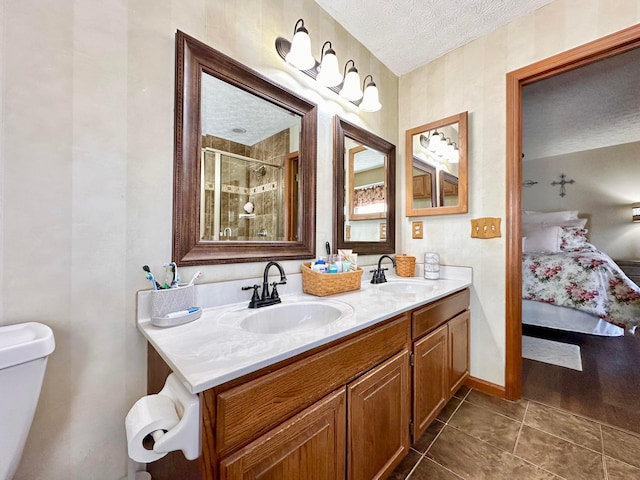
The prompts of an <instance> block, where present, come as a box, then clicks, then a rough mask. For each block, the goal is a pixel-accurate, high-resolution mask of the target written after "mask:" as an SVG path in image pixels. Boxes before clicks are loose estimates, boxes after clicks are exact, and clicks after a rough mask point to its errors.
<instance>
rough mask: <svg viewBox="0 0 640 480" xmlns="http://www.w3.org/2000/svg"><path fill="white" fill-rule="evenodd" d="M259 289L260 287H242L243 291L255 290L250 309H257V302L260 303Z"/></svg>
mask: <svg viewBox="0 0 640 480" xmlns="http://www.w3.org/2000/svg"><path fill="white" fill-rule="evenodd" d="M258 288H260V285H251V286H250V287H242V290H251V289H253V295H252V296H251V301H250V302H249V308H256V305H257V302H259V301H260V295H258Z"/></svg>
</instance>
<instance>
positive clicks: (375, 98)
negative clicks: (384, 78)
mask: <svg viewBox="0 0 640 480" xmlns="http://www.w3.org/2000/svg"><path fill="white" fill-rule="evenodd" d="M365 80H366V79H365ZM381 108H382V105H381V104H380V99H379V95H378V87H376V84H375V83H373V82H371V83H369V85H367V88H365V89H364V95H363V97H362V102H361V103H360V109H361V110H363V111H365V112H377V111H378V110H380V109H381Z"/></svg>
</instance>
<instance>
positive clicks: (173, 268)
mask: <svg viewBox="0 0 640 480" xmlns="http://www.w3.org/2000/svg"><path fill="white" fill-rule="evenodd" d="M163 266H164V267H165V268H168V270H167V272H169V271H170V272H172V273H173V280H171V284H169V285H168V286H167V287H166V288H176V287H177V286H178V283H179V282H180V277H179V276H178V265H176V262H170V263H165V264H164V265H163Z"/></svg>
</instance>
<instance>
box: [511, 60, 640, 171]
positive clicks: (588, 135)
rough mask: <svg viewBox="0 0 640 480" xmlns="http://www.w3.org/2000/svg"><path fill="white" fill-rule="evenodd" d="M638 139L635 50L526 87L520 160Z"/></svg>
mask: <svg viewBox="0 0 640 480" xmlns="http://www.w3.org/2000/svg"><path fill="white" fill-rule="evenodd" d="M638 141H640V49H635V50H631V51H629V52H627V53H623V54H620V55H616V56H615V57H611V58H608V59H605V60H601V61H599V62H595V63H592V64H590V65H586V66H584V67H581V68H578V69H576V70H572V71H569V72H565V73H563V74H560V75H556V76H554V77H551V78H548V79H546V80H542V81H540V82H537V83H534V84H531V85H527V86H525V87H524V88H523V90H522V151H523V153H524V155H525V157H524V159H525V161H526V160H533V159H537V158H545V157H552V156H556V155H563V154H567V153H574V152H581V151H585V150H593V149H596V148H603V147H610V146H613V145H619V144H623V143H631V142H638Z"/></svg>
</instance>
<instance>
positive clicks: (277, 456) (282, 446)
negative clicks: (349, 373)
mask: <svg viewBox="0 0 640 480" xmlns="http://www.w3.org/2000/svg"><path fill="white" fill-rule="evenodd" d="M346 416H347V413H346V407H345V389H344V388H342V389H340V390H338V391H336V392H334V393H332V394H330V395H328V396H327V397H325V398H323V399H322V400H320V401H318V402H317V403H315V404H314V405H312V406H311V407H309V408H307V409H306V410H304V411H302V412H301V413H299V414H298V415H296V416H294V417H293V418H291V419H290V420H287V421H286V422H284V423H282V424H280V425H279V426H278V427H276V428H274V429H273V430H271V431H270V432H267V433H266V434H264V435H263V436H262V437H260V438H258V439H257V440H255V441H253V442H252V443H250V444H249V445H247V446H246V447H244V448H242V449H241V450H240V451H238V452H236V453H235V454H233V455H231V456H229V457H227V458H226V459H223V460H222V461H221V462H220V479H221V480H225V479H228V480H231V479H233V480H240V479H243V480H248V479H260V480H283V479H303V478H304V479H308V480H338V479H342V480H344V472H345V452H346V446H345V439H346Z"/></svg>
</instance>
